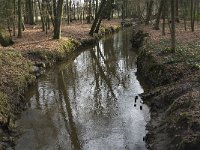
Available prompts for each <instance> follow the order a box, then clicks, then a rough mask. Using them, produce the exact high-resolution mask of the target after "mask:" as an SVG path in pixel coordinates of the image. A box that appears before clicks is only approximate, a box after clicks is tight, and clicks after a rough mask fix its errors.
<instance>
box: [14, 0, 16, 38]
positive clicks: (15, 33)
mask: <svg viewBox="0 0 200 150" xmlns="http://www.w3.org/2000/svg"><path fill="white" fill-rule="evenodd" d="M13 7H14V12H13V13H14V16H13V36H15V35H16V29H15V21H16V0H13Z"/></svg>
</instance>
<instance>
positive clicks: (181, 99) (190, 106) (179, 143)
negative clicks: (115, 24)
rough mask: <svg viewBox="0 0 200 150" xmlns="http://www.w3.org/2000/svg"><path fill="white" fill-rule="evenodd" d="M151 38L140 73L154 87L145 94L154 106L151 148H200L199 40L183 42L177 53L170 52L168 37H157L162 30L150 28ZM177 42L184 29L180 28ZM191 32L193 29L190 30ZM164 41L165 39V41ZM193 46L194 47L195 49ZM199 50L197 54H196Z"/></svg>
mask: <svg viewBox="0 0 200 150" xmlns="http://www.w3.org/2000/svg"><path fill="white" fill-rule="evenodd" d="M144 31H146V32H148V31H149V35H150V37H149V38H147V39H146V43H145V44H144V47H143V48H141V49H140V50H139V57H138V61H137V64H138V74H139V75H141V76H143V77H144V79H145V81H147V82H148V84H149V85H151V88H149V89H148V90H146V91H145V93H144V94H142V95H141V96H142V98H143V100H144V101H145V102H146V103H147V104H148V105H149V106H150V108H151V121H150V122H149V123H148V125H147V129H148V131H149V132H148V134H147V136H146V138H145V140H146V142H147V145H148V148H149V149H151V150H175V149H176V150H199V149H200V112H199V110H200V102H199V99H200V69H199V64H200V59H197V58H199V57H200V53H199V51H198V49H199V46H198V41H197V40H196V38H193V40H192V37H193V36H194V35H195V34H197V32H199V31H196V32H194V33H190V34H188V35H189V37H187V38H190V40H189V41H188V42H187V43H186V42H184V43H181V42H179V43H178V44H177V49H176V52H175V53H171V51H170V41H168V40H169V39H168V36H166V37H163V36H162V38H160V37H157V34H158V32H159V31H153V30H151V31H150V28H149V27H145V28H144ZM177 32H178V33H177V34H178V35H177V41H184V39H185V38H186V37H184V36H183V37H182V36H179V34H181V32H182V33H183V35H185V33H184V30H183V31H181V29H180V28H178V29H177ZM187 32H189V31H187ZM163 41H164V42H163ZM191 45H192V48H191ZM193 53H195V54H193Z"/></svg>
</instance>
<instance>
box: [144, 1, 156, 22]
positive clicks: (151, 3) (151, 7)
mask: <svg viewBox="0 0 200 150" xmlns="http://www.w3.org/2000/svg"><path fill="white" fill-rule="evenodd" d="M153 2H154V1H153V0H150V2H148V3H147V16H146V21H145V25H148V24H149V21H150V19H151V15H152V9H153Z"/></svg>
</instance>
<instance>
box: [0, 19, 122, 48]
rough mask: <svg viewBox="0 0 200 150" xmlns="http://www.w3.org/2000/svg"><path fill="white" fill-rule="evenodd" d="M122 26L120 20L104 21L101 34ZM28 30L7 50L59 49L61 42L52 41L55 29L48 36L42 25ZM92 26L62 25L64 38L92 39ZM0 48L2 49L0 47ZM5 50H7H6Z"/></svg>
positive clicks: (49, 31)
mask: <svg viewBox="0 0 200 150" xmlns="http://www.w3.org/2000/svg"><path fill="white" fill-rule="evenodd" d="M120 26H121V20H120V19H113V20H110V21H108V20H103V21H102V24H101V27H100V34H105V30H107V29H109V28H111V27H112V28H114V29H116V28H119V27H120ZM25 27H26V29H25V31H23V37H22V38H17V37H16V36H15V37H13V41H14V45H12V46H9V47H7V48H6V49H12V48H13V49H15V50H22V51H24V50H25V51H26V50H32V49H48V50H54V49H57V47H58V45H59V40H54V39H52V36H53V29H52V28H51V29H50V30H48V32H47V34H46V33H45V32H42V28H41V25H25ZM90 28H91V24H87V23H86V22H84V24H82V23H81V22H73V23H71V24H69V25H67V23H66V22H64V23H63V25H62V33H61V36H62V38H71V39H73V40H76V41H79V42H80V41H82V40H85V39H91V38H92V37H91V36H90V35H89V31H90ZM0 48H2V47H1V46H0ZM4 49H5V48H4Z"/></svg>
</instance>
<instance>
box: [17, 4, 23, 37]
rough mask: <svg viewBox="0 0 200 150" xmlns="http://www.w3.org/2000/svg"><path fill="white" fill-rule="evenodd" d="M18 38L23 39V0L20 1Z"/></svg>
mask: <svg viewBox="0 0 200 150" xmlns="http://www.w3.org/2000/svg"><path fill="white" fill-rule="evenodd" d="M17 37H18V38H22V8H21V0H18V36H17Z"/></svg>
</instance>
